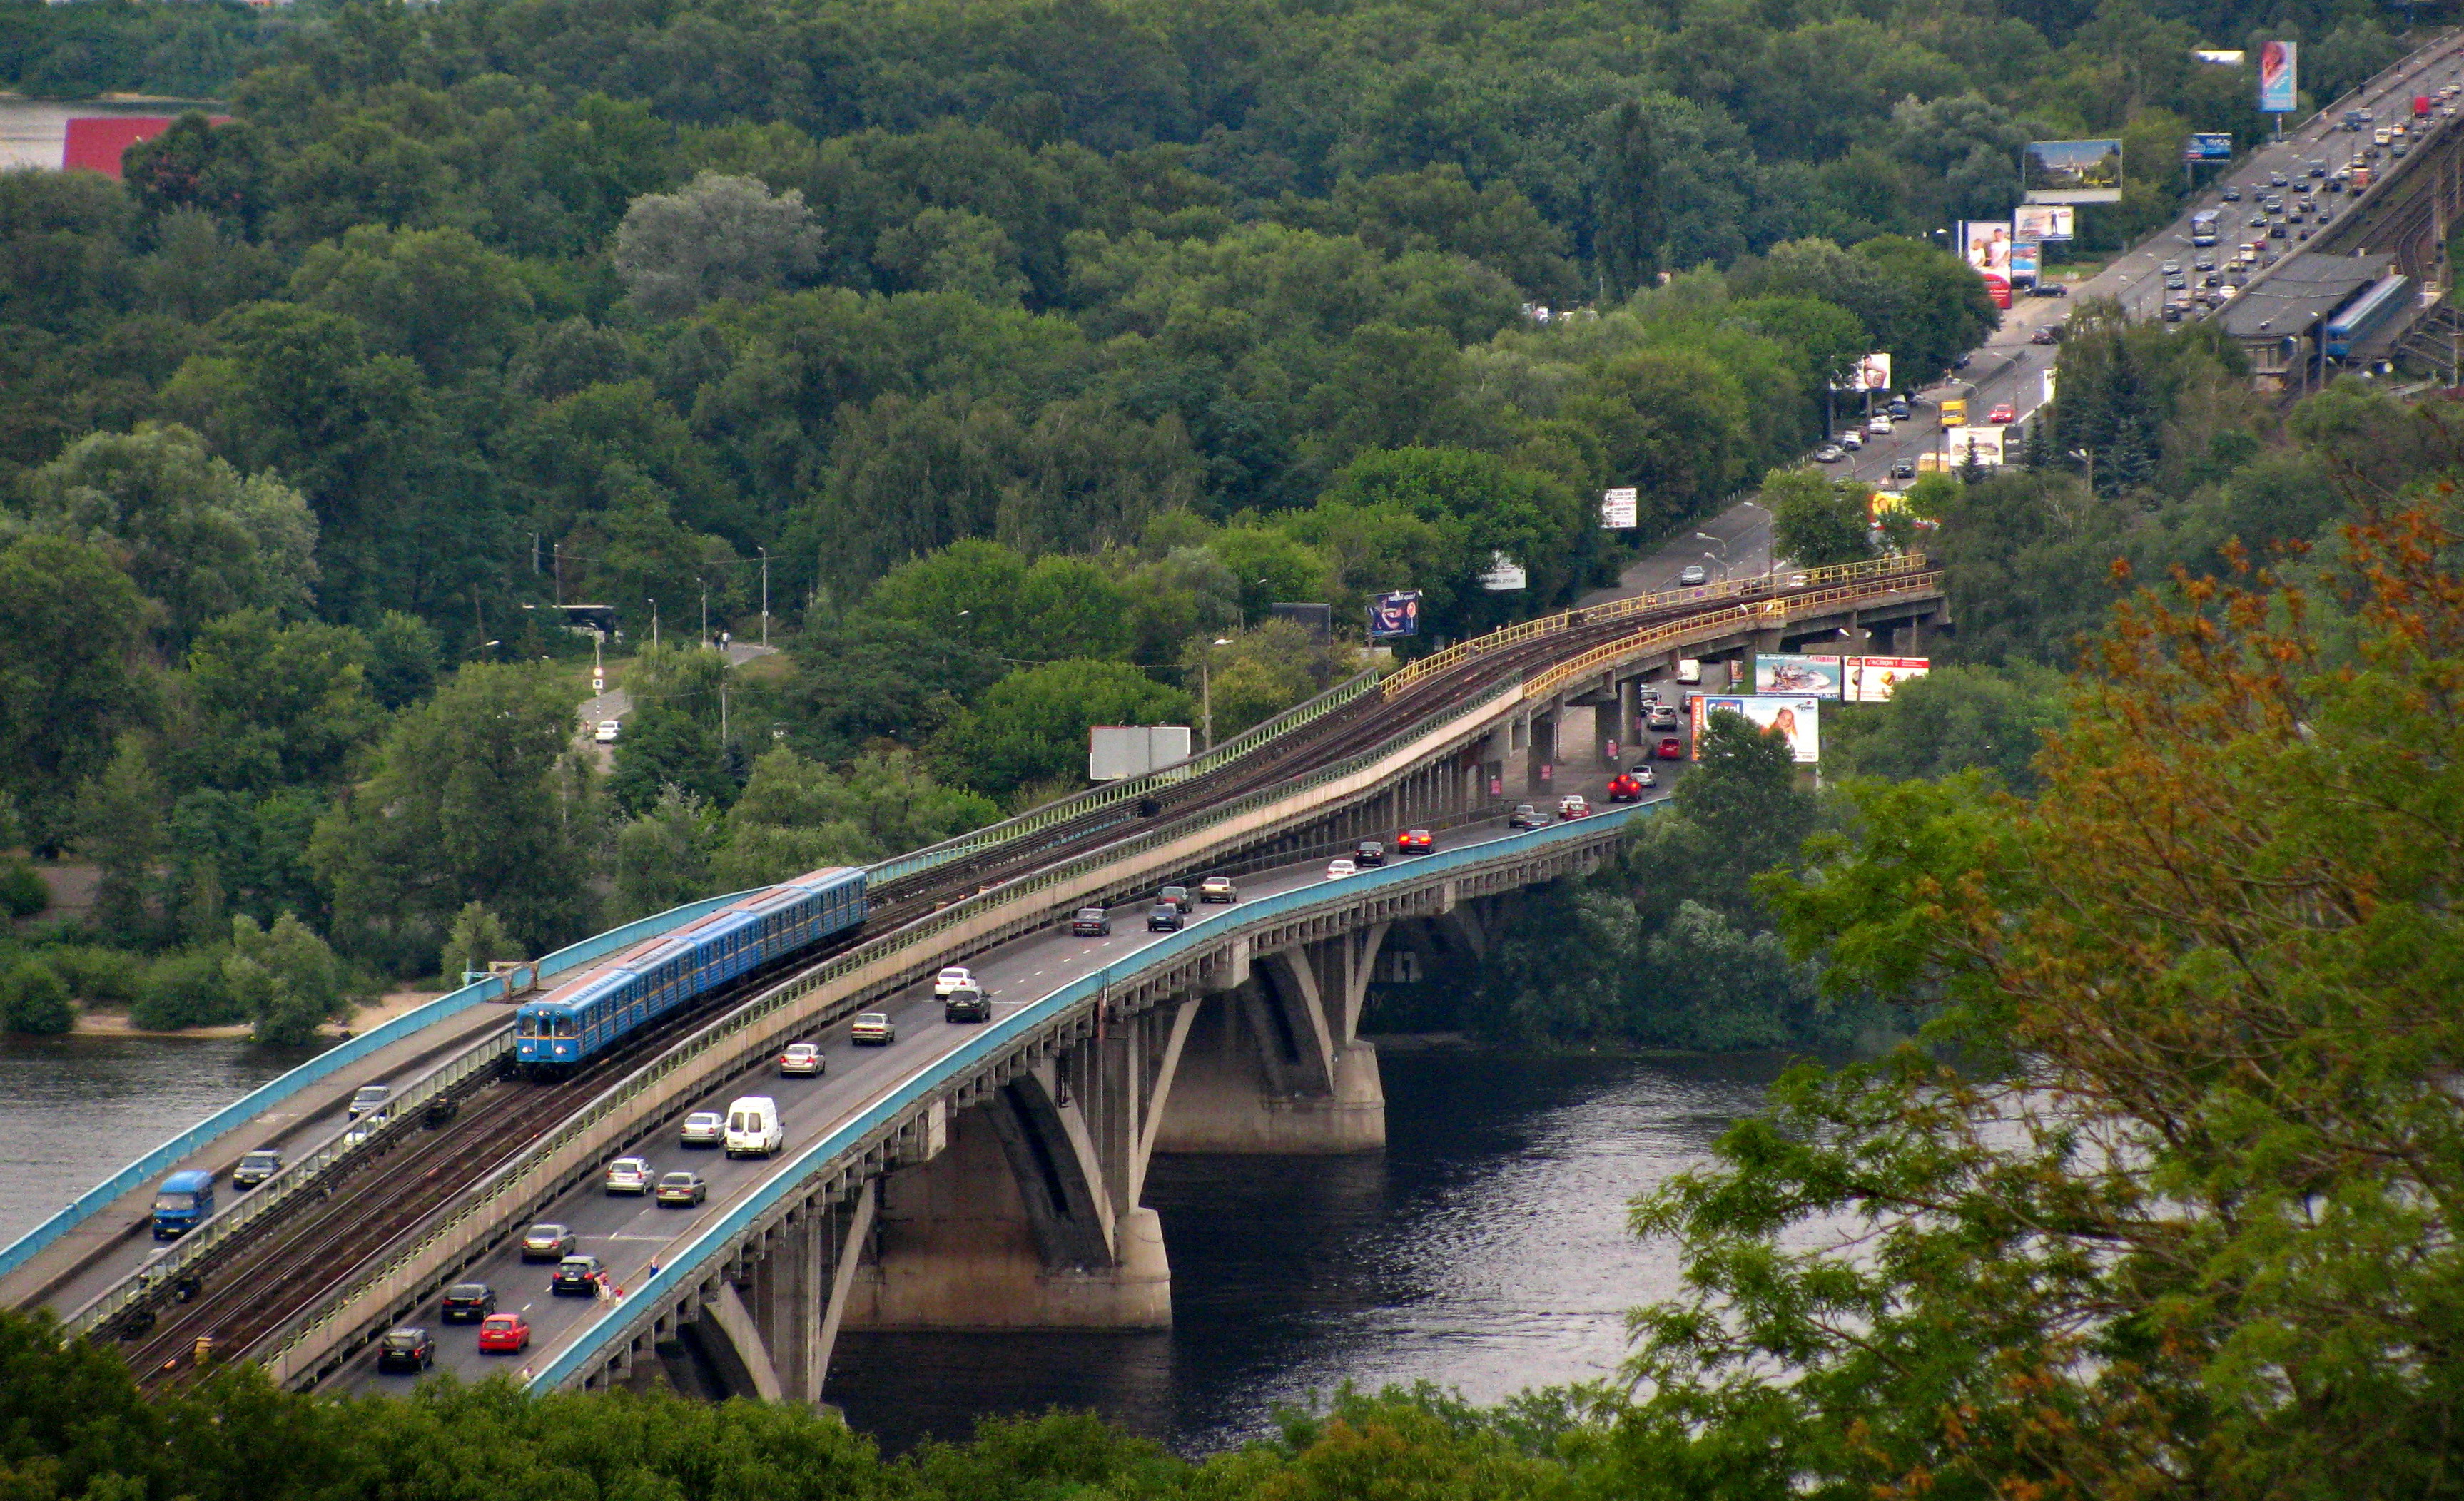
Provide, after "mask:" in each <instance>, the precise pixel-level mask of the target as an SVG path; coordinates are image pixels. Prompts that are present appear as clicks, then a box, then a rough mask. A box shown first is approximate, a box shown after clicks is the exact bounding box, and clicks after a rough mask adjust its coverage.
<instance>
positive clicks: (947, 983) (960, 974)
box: [933, 965, 976, 996]
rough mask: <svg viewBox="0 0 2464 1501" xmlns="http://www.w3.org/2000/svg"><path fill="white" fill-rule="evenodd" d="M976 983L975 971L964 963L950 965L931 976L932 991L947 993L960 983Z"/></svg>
mask: <svg viewBox="0 0 2464 1501" xmlns="http://www.w3.org/2000/svg"><path fill="white" fill-rule="evenodd" d="M975 983H976V973H975V971H974V970H972V969H970V968H967V967H966V966H965V965H952V966H950V967H949V968H946V969H944V970H942V971H941V972H940V973H939V974H936V975H935V976H934V977H933V993H934V994H935V996H941V995H947V994H949V993H950V992H951V991H952V990H957V988H958V987H960V986H962V985H973V984H975Z"/></svg>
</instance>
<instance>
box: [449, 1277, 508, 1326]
mask: <svg viewBox="0 0 2464 1501" xmlns="http://www.w3.org/2000/svg"><path fill="white" fill-rule="evenodd" d="M495 1311H496V1290H495V1288H492V1287H490V1286H489V1285H488V1284H486V1283H485V1282H456V1283H454V1284H453V1285H452V1286H451V1287H450V1288H447V1289H446V1290H445V1297H444V1300H443V1301H442V1302H440V1303H438V1304H437V1305H436V1320H437V1322H439V1323H444V1324H475V1323H477V1322H478V1321H479V1320H481V1319H483V1318H485V1317H487V1316H489V1315H490V1314H493V1313H495Z"/></svg>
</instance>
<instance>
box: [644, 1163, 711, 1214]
mask: <svg viewBox="0 0 2464 1501" xmlns="http://www.w3.org/2000/svg"><path fill="white" fill-rule="evenodd" d="M651 1197H652V1198H655V1199H656V1200H658V1201H659V1203H660V1204H662V1205H670V1204H672V1205H678V1206H681V1207H685V1208H691V1207H693V1206H694V1205H697V1204H699V1203H701V1202H702V1201H703V1200H704V1199H707V1198H709V1197H710V1185H709V1184H707V1183H704V1182H703V1181H702V1176H701V1174H699V1173H697V1172H693V1171H691V1170H690V1169H683V1168H679V1169H678V1170H677V1171H675V1172H671V1173H668V1174H665V1175H663V1176H662V1177H661V1178H660V1179H659V1187H658V1191H657V1192H656V1193H654V1194H652V1195H651Z"/></svg>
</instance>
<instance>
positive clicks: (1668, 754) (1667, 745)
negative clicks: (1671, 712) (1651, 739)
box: [1651, 735, 1685, 761]
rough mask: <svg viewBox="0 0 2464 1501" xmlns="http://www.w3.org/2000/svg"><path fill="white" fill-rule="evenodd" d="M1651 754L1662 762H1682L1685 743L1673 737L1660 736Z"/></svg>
mask: <svg viewBox="0 0 2464 1501" xmlns="http://www.w3.org/2000/svg"><path fill="white" fill-rule="evenodd" d="M1651 753H1652V754H1653V755H1656V756H1658V757H1660V758H1661V760H1663V761H1683V760H1684V759H1685V742H1684V741H1683V740H1680V739H1678V738H1677V737H1676V736H1675V735H1662V736H1661V737H1660V744H1659V745H1658V746H1657V747H1655V748H1653V750H1652V752H1651Z"/></svg>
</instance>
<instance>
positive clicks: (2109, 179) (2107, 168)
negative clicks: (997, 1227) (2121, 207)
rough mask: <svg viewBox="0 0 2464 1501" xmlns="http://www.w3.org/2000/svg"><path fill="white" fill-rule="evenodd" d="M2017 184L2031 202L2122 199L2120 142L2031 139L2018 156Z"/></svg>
mask: <svg viewBox="0 0 2464 1501" xmlns="http://www.w3.org/2000/svg"><path fill="white" fill-rule="evenodd" d="M2019 185H2020V186H2021V187H2022V188H2024V189H2025V190H2026V193H2027V199H2028V202H2030V203H2032V204H2118V203H2120V202H2122V142H2121V141H2029V142H2028V149H2027V151H2026V152H2025V153H2023V154H2022V155H2021V157H2020V159H2019Z"/></svg>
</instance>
